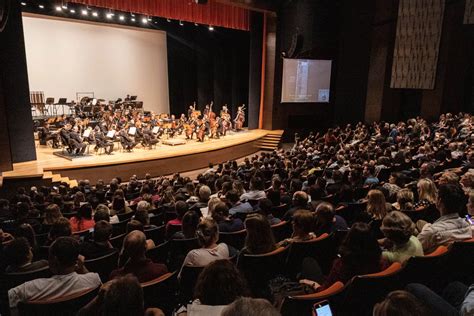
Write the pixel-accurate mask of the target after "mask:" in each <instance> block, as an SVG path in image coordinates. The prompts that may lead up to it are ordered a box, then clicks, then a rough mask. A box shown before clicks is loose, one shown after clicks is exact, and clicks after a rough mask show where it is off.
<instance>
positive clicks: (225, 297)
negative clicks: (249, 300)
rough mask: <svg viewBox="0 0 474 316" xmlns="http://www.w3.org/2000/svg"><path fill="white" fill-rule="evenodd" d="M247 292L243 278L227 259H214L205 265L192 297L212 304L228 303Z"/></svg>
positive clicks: (204, 303) (206, 303) (245, 294)
mask: <svg viewBox="0 0 474 316" xmlns="http://www.w3.org/2000/svg"><path fill="white" fill-rule="evenodd" d="M248 294H249V292H248V289H247V283H246V282H245V279H244V278H243V277H242V275H241V274H240V272H239V270H237V268H236V267H235V265H234V264H233V263H232V262H230V261H229V260H216V261H214V262H212V263H210V264H209V265H208V266H207V267H205V268H204V270H203V271H202V272H201V274H200V275H199V278H198V280H197V282H196V287H195V289H194V298H196V299H199V300H200V301H201V303H202V304H203V305H212V306H215V305H228V304H230V303H232V302H233V301H235V300H236V299H237V298H239V297H241V296H247V295H248Z"/></svg>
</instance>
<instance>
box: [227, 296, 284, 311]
mask: <svg viewBox="0 0 474 316" xmlns="http://www.w3.org/2000/svg"><path fill="white" fill-rule="evenodd" d="M221 315H222V316H240V315H247V316H279V315H281V314H280V313H279V312H278V310H277V309H276V308H275V307H274V306H273V305H272V304H270V302H269V301H267V300H265V299H263V298H250V297H241V298H239V299H237V300H235V301H234V302H233V303H232V304H230V305H229V306H227V307H226V308H225V309H224V310H223V311H222V314H221Z"/></svg>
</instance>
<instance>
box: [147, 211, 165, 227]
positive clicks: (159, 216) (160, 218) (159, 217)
mask: <svg viewBox="0 0 474 316" xmlns="http://www.w3.org/2000/svg"><path fill="white" fill-rule="evenodd" d="M150 212H153V211H150ZM152 214H154V216H151V217H150V225H156V226H162V225H163V224H165V223H164V218H165V216H164V214H163V213H152Z"/></svg>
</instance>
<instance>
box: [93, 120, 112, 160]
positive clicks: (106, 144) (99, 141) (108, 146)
mask: <svg viewBox="0 0 474 316" xmlns="http://www.w3.org/2000/svg"><path fill="white" fill-rule="evenodd" d="M94 138H95V147H94V151H98V150H99V148H104V150H105V153H106V154H107V155H110V154H112V152H113V151H114V143H113V142H111V141H109V140H108V139H107V137H106V136H105V135H104V133H103V132H102V130H101V129H100V127H99V126H98V125H97V126H96V127H95V128H94Z"/></svg>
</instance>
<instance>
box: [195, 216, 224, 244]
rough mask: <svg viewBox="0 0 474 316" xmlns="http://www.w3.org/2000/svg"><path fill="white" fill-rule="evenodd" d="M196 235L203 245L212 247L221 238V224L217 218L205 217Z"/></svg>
mask: <svg viewBox="0 0 474 316" xmlns="http://www.w3.org/2000/svg"><path fill="white" fill-rule="evenodd" d="M196 235H197V237H198V240H199V244H200V245H201V247H203V248H207V247H210V246H212V245H214V244H215V243H216V242H217V241H218V240H219V226H218V225H217V223H216V221H215V220H213V219H209V218H205V219H203V220H202V221H201V222H200V223H199V225H198V226H197V230H196Z"/></svg>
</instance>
